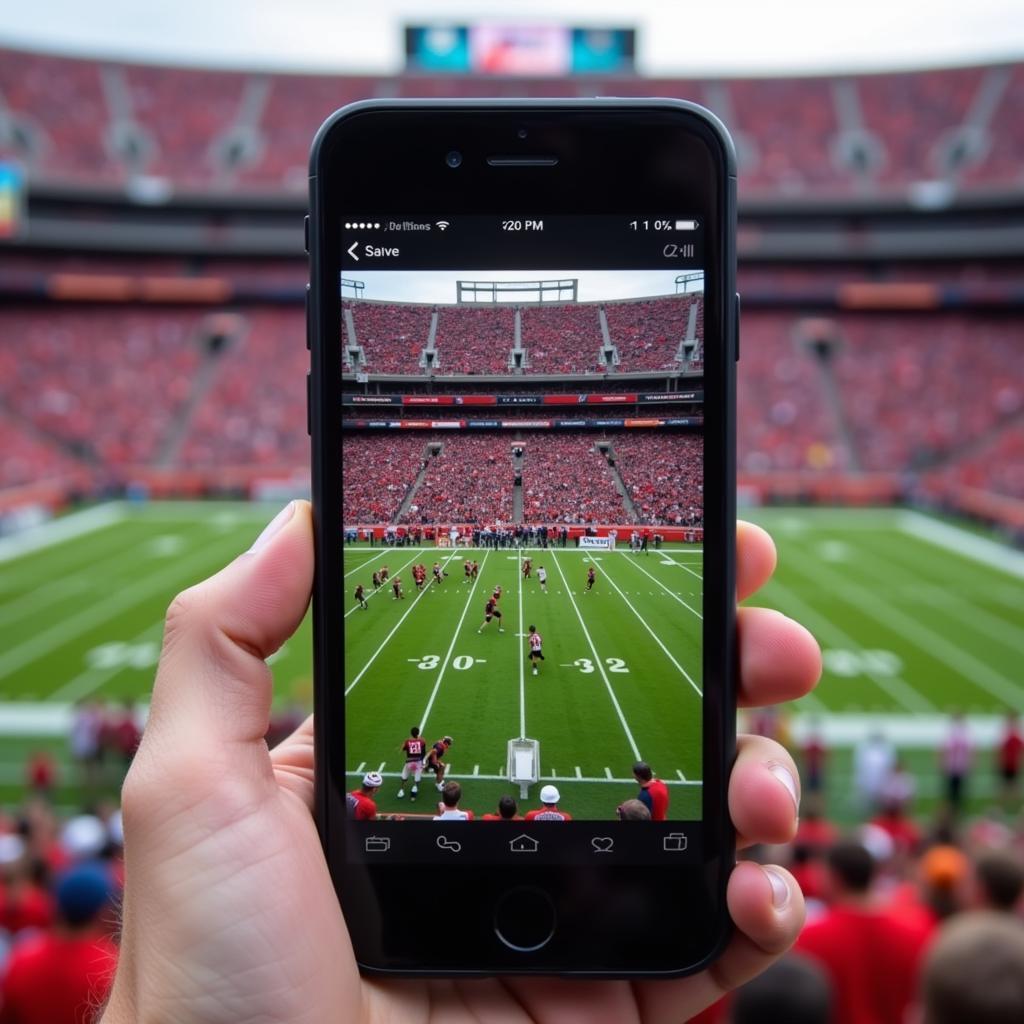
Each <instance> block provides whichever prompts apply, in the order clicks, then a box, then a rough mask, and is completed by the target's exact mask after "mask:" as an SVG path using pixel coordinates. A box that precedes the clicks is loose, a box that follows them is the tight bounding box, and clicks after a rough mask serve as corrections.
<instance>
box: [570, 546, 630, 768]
mask: <svg viewBox="0 0 1024 1024" xmlns="http://www.w3.org/2000/svg"><path fill="white" fill-rule="evenodd" d="M551 560H552V561H553V562H554V563H555V568H556V569H557V570H558V575H559V576H561V577H562V582H563V583H564V584H565V588H566V590H567V591H568V589H569V581H568V580H567V579H566V578H565V573H564V572H562V567H561V565H559V564H558V556H557V555H555V554H552V556H551ZM569 600H570V601H571V602H572V606H573V609H574V610H575V612H576V618H578V619H579V620H580V626H581V627H582V629H583V635H584V636H585V637H586V638H587V643H588V644H590V651H591V653H592V654H593V655H594V663H595V664H596V665H597V669H598V671H599V672H600V673H601V678H602V679H603V680H604V685H605V687H606V688H607V690H608V696H609V697H611V699H612V704H613V705H614V707H615V713H616V714H617V715H618V716H619V721H620V722H621V723H622V729H623V731H624V732H625V734H626V739H627V740H629V746H630V749H631V750H632V751H633V756H634V757H635V758H636V760H637V761H640V760H642V759H641V757H640V750H639V748H638V747H637V745H636V740H635V739H633V734H632V732H630V730H629V725H628V723H627V722H626V716H625V715H624V714H623V713H622V708H621V707H619V701H618V699H617V698H616V696H615V691H614V690H613V689H612V684H611V682H610V681H609V679H608V673H607V672H605V670H604V662H603V661H602V660H601V657H600V655H599V654H598V653H597V648H596V647H595V646H594V641H593V640H591V638H590V630H588V629H587V624H586V623H585V622H584V621H583V616H582V615H581V614H580V609H579V605H577V604H576V598H575V597H573V596H572V593H571V592H570V593H569Z"/></svg>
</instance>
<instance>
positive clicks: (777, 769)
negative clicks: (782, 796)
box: [765, 761, 800, 812]
mask: <svg viewBox="0 0 1024 1024" xmlns="http://www.w3.org/2000/svg"><path fill="white" fill-rule="evenodd" d="M765 767H766V768H767V769H768V771H770V772H771V773H772V775H774V776H775V778H777V779H778V780H779V782H781V783H782V785H783V786H785V787H786V792H787V793H789V795H790V796H791V797H792V798H793V806H794V807H795V808H796V810H797V811H798V812H799V810H800V797H799V796H798V795H797V790H796V779H794V778H793V773H792V772H791V771H790V770H789V769H788V768H787V767H786V766H785V765H784V764H780V763H779V762H778V761H768V762H767V763H766V764H765Z"/></svg>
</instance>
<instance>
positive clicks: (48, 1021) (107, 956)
mask: <svg viewBox="0 0 1024 1024" xmlns="http://www.w3.org/2000/svg"><path fill="white" fill-rule="evenodd" d="M111 896H112V893H111V887H110V881H109V879H108V876H107V874H106V872H105V871H104V870H103V869H102V868H100V867H98V866H96V865H92V864H82V865H79V866H77V867H74V868H72V869H71V870H70V871H68V872H67V873H66V874H65V875H64V877H63V878H61V879H60V881H59V882H58V883H57V890H56V897H57V913H58V920H57V924H56V925H55V927H54V928H53V930H52V931H50V932H46V933H43V934H41V935H38V936H35V937H33V938H31V939H29V940H27V941H26V942H23V943H20V944H19V945H18V946H16V947H15V949H14V952H13V953H12V954H11V959H10V961H9V963H8V967H7V974H6V975H5V977H4V980H3V983H2V985H0V1024H89V1022H90V1021H92V1020H93V1019H94V1017H95V1014H96V1009H97V1007H98V1006H100V1005H102V1003H103V1001H104V1000H105V999H106V997H107V993H108V992H109V990H110V984H111V981H112V979H113V976H114V969H115V967H116V966H117V947H116V946H115V945H114V944H113V942H111V941H110V938H109V937H108V936H107V934H106V927H105V925H104V923H103V921H102V918H103V914H104V912H105V911H106V910H107V908H108V906H109V904H110V900H111Z"/></svg>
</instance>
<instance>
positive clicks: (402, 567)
mask: <svg viewBox="0 0 1024 1024" xmlns="http://www.w3.org/2000/svg"><path fill="white" fill-rule="evenodd" d="M372 561H373V559H372V558H371V559H370V562H372ZM414 561H416V555H413V556H412V558H410V559H409V561H408V562H405V563H403V564H402V565H400V566H399V567H398V568H397V569H396V570H395V571H394V575H395V576H397V575H398V574H399V573H400V572H401V571H402V570H403V569H404V568H406V566H408V565H411V564H412V563H413V562H414ZM370 562H363V565H361V566H359V568H360V569H362V568H363V566H366V565H369V564H370ZM353 571H354V570H353ZM345 575H346V576H347V575H348V573H345ZM428 586H430V584H429V583H424V584H423V587H424V589H426V588H427V587H428ZM387 589H388V586H387V583H382V584H381V585H380V586H379V587H378V588H377V589H376V590H371V591H370V592H369V593H368V594H367V595H366V600H367V601H369V600H370V598H371V597H373V595H374V594H379V593H380V592H381V591H382V590H387ZM358 610H359V605H358V604H354V605H353V606H352V607H351V608H349V610H348V611H347V612H345V614H344V615H343V616H342V618H345V619H347V618H348V617H349V616H350V615H351V614H352V613H353V612H355V611H358Z"/></svg>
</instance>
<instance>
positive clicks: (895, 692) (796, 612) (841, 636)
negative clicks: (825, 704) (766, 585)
mask: <svg viewBox="0 0 1024 1024" xmlns="http://www.w3.org/2000/svg"><path fill="white" fill-rule="evenodd" d="M770 587H771V588H772V590H773V591H774V592H775V593H776V594H778V595H779V596H780V597H781V598H782V603H783V604H784V605H786V606H787V607H788V608H790V609H791V610H792V612H793V616H794V618H796V619H797V620H798V621H799V622H801V623H802V624H803V625H804V626H806V627H807V628H808V629H809V630H810V631H811V632H812V633H813V634H814V636H815V638H816V639H817V640H819V641H820V642H822V643H827V644H829V645H831V646H833V647H837V648H840V649H843V650H847V651H859V650H860V649H861V648H862V647H863V644H859V643H858V642H857V641H856V640H854V639H853V637H852V636H850V634H849V633H847V632H845V631H844V630H842V629H840V628H839V627H838V626H837V625H835V624H834V623H833V622H831V621H830V620H829V619H827V618H825V616H824V615H822V614H821V612H819V611H818V610H817V609H815V608H812V607H811V606H810V605H809V604H808V603H807V602H806V601H804V599H803V598H801V597H799V596H798V595H796V594H795V593H793V591H792V590H790V589H789V587H787V586H785V584H783V583H780V582H779V581H778V580H777V579H773V580H772V581H771V584H770ZM863 675H865V676H866V677H867V678H868V679H870V680H871V681H872V682H873V683H874V684H875V685H876V686H877V687H878V688H879V689H880V690H881V691H882V692H883V693H886V694H888V695H889V696H891V697H892V698H893V700H895V701H896V703H897V704H902V705H903V707H905V708H906V709H907V710H908V711H924V712H935V711H938V708H937V707H936V706H935V705H934V704H933V703H932V702H931V701H930V700H929V699H928V698H927V697H925V696H923V695H922V694H921V693H920V692H918V690H917V689H915V688H914V687H913V686H911V684H910V683H908V682H907V681H906V680H904V679H901V678H900V677H898V676H880V675H878V674H877V673H876V672H863ZM803 699H804V700H807V698H806V697H805V698H803ZM820 703H821V702H820V701H818V704H820Z"/></svg>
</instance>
